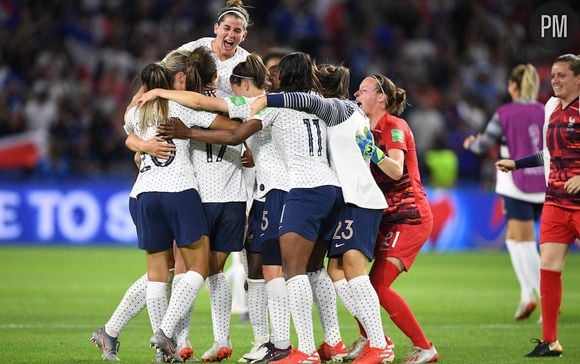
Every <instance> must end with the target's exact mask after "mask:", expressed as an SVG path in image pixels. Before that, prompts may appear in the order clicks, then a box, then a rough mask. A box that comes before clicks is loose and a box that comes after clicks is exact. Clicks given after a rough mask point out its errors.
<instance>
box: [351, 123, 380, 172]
mask: <svg viewBox="0 0 580 364" xmlns="http://www.w3.org/2000/svg"><path fill="white" fill-rule="evenodd" d="M356 143H357V144H358V147H359V148H360V151H361V153H362V155H363V157H364V158H365V159H367V160H368V159H370V160H371V161H372V162H373V163H375V164H376V165H379V164H381V162H382V161H383V160H385V158H386V156H385V153H384V152H383V151H382V150H381V148H379V147H377V146H376V145H375V140H374V138H373V134H372V133H371V131H370V130H369V129H368V128H367V127H365V128H364V130H363V133H361V132H360V131H358V130H357V132H356Z"/></svg>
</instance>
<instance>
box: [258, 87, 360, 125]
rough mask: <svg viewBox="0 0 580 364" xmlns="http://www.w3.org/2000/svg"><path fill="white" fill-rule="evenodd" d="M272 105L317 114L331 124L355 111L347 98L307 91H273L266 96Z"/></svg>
mask: <svg viewBox="0 0 580 364" xmlns="http://www.w3.org/2000/svg"><path fill="white" fill-rule="evenodd" d="M266 102H267V105H268V106H271V107H286V108H290V109H296V110H302V111H306V112H308V113H311V114H315V115H316V116H318V117H319V118H321V119H322V120H324V121H326V123H327V124H329V125H330V126H333V125H337V124H340V123H342V122H343V121H345V120H346V119H348V118H349V117H350V116H351V115H352V114H353V112H354V108H353V107H352V106H349V105H348V104H347V102H346V101H345V100H340V99H336V98H328V99H327V98H324V97H322V96H320V95H315V94H310V93H305V92H287V93H273V94H268V95H267V96H266Z"/></svg>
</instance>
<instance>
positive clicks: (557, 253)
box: [526, 205, 580, 357]
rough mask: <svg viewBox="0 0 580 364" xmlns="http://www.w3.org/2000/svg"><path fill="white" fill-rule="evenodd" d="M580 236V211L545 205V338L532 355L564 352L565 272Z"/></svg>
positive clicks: (542, 277)
mask: <svg viewBox="0 0 580 364" xmlns="http://www.w3.org/2000/svg"><path fill="white" fill-rule="evenodd" d="M579 237H580V211H568V210H565V209H562V208H559V207H555V206H551V205H544V210H543V212H542V217H541V220H540V251H541V270H540V299H541V304H542V339H541V340H538V342H537V345H536V347H534V349H533V350H532V351H531V352H529V353H528V354H527V355H526V356H528V357H545V356H560V355H562V351H563V350H562V345H560V342H559V341H558V315H559V312H560V304H561V302H562V271H563V269H564V262H565V259H566V254H567V253H568V248H569V244H571V243H572V242H574V240H576V239H578V238H579Z"/></svg>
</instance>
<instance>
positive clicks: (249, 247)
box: [244, 200, 264, 254]
mask: <svg viewBox="0 0 580 364" xmlns="http://www.w3.org/2000/svg"><path fill="white" fill-rule="evenodd" d="M263 213H264V202H263V201H258V200H254V201H253V202H252V208H251V209H250V213H249V214H248V231H247V232H246V242H245V244H244V249H246V252H248V253H256V254H261V253H262V245H261V244H260V241H259V240H258V237H259V236H260V232H261V229H260V222H261V219H262V215H263Z"/></svg>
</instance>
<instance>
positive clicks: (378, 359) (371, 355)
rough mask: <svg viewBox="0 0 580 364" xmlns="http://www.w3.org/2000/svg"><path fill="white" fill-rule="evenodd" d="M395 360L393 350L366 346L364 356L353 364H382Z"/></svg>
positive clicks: (386, 347)
mask: <svg viewBox="0 0 580 364" xmlns="http://www.w3.org/2000/svg"><path fill="white" fill-rule="evenodd" d="M393 360H395V352H394V351H393V349H391V348H389V347H388V346H385V347H384V348H373V347H370V346H366V347H365V349H364V351H363V352H362V354H361V355H360V356H359V357H358V358H356V359H355V360H353V361H352V363H353V364H381V363H392V362H393Z"/></svg>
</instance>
